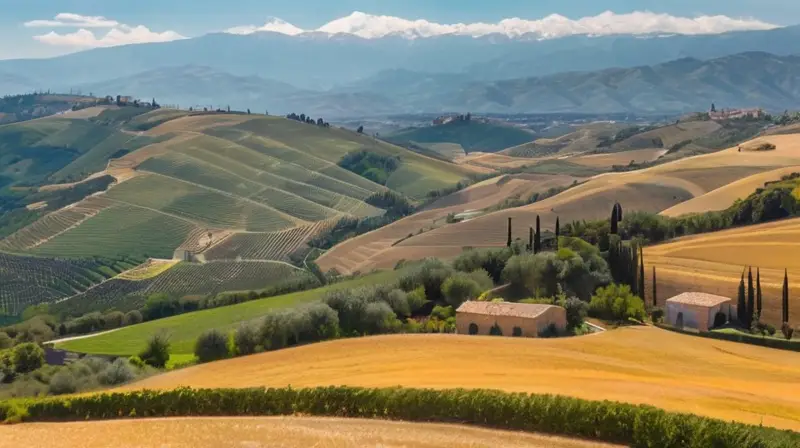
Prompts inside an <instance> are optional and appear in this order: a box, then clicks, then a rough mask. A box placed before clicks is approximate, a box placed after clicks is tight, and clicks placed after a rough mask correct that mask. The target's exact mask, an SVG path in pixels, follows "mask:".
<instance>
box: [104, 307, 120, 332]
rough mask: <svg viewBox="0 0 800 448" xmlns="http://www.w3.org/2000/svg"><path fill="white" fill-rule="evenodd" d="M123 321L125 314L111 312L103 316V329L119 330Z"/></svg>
mask: <svg viewBox="0 0 800 448" xmlns="http://www.w3.org/2000/svg"><path fill="white" fill-rule="evenodd" d="M123 320H125V314H123V313H122V312H121V311H111V312H110V313H106V314H105V315H104V316H103V328H104V329H106V330H112V329H114V328H119V327H121V326H122V322H123Z"/></svg>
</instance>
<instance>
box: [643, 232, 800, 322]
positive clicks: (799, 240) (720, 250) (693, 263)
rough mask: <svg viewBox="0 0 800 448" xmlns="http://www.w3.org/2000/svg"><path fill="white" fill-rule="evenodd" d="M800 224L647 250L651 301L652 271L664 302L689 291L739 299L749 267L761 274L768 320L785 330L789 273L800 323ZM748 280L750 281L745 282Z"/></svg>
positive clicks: (698, 237) (792, 310)
mask: <svg viewBox="0 0 800 448" xmlns="http://www.w3.org/2000/svg"><path fill="white" fill-rule="evenodd" d="M798 249H800V219H790V220H786V221H779V222H772V223H767V224H761V225H757V226H748V227H742V228H738V229H732V230H725V231H722V232H715V233H711V234H705V235H696V236H691V237H686V238H682V239H679V240H677V241H674V242H671V243H666V244H660V245H657V246H651V247H648V248H646V249H645V250H644V261H645V266H646V267H647V269H646V278H647V282H646V284H647V294H646V296H647V299H648V300H652V286H651V283H652V280H651V277H650V275H651V272H652V270H651V267H652V266H655V267H656V278H657V292H658V294H657V295H658V299H659V302H662V301H663V300H666V299H668V298H669V297H671V296H673V295H675V294H678V293H680V292H684V291H702V292H707V293H713V294H719V295H723V296H727V297H732V298H735V297H736V296H737V290H738V287H739V280H740V279H741V275H742V271H743V269H744V268H745V266H752V267H753V276H754V278H755V276H756V268H759V269H760V272H761V287H762V290H763V295H764V299H763V300H764V312H763V317H764V319H765V320H766V321H767V322H770V323H772V324H774V325H780V317H781V315H780V313H781V305H780V298H781V290H782V285H783V275H784V269H788V271H789V292H790V298H791V299H792V300H790V314H789V316H790V321H791V322H793V323H797V322H798V321H800V299H798V298H795V297H796V295H797V294H798V292H800V258H799V257H797V252H796V251H797V250H798ZM745 280H746V279H745Z"/></svg>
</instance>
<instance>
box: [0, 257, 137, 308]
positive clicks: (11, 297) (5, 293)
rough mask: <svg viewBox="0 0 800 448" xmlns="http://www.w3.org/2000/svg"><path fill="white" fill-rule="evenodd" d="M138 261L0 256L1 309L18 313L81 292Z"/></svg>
mask: <svg viewBox="0 0 800 448" xmlns="http://www.w3.org/2000/svg"><path fill="white" fill-rule="evenodd" d="M138 261H139V260H130V263H129V262H125V261H117V260H88V259H84V260H63V259H54V258H39V257H26V256H18V255H10V254H4V253H0V285H2V288H0V309H2V310H3V311H5V312H7V313H10V314H19V313H20V312H21V311H22V310H23V309H25V307H27V306H29V305H36V304H39V303H43V302H49V301H53V300H58V299H62V298H65V297H69V296H72V295H75V294H79V293H82V292H84V291H86V290H87V289H88V288H90V287H92V286H95V285H97V284H98V283H100V282H102V281H104V280H106V279H107V278H109V277H113V276H115V275H117V274H118V273H119V272H120V271H122V270H124V269H126V268H127V267H129V266H131V265H132V264H133V263H137V262H138Z"/></svg>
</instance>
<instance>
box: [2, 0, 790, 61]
mask: <svg viewBox="0 0 800 448" xmlns="http://www.w3.org/2000/svg"><path fill="white" fill-rule="evenodd" d="M608 10H610V11H613V12H615V13H619V14H623V13H629V12H633V11H652V12H657V13H667V14H670V15H675V16H682V17H696V16H699V15H726V16H729V17H733V18H755V19H758V20H760V21H763V22H767V23H771V24H777V25H791V24H797V23H800V1H798V0H493V1H487V0H296V1H286V0H283V1H274V0H227V1H221V0H135V1H133V0H0V11H1V12H2V13H0V39H2V40H1V41H2V42H3V45H2V46H0V59H7V58H17V57H44V56H51V55H56V54H63V53H66V52H70V51H76V49H77V48H74V47H69V46H65V45H54V44H53V43H52V41H51V43H47V42H46V40H45V41H43V40H41V39H40V40H35V39H34V36H41V35H44V34H47V33H51V32H52V33H58V34H65V33H73V32H76V31H77V30H78V29H79V28H81V27H68V26H64V25H62V26H49V27H48V26H46V24H41V25H39V26H35V27H31V26H25V25H24V24H25V23H26V22H30V21H34V20H39V21H42V20H53V19H54V18H55V17H56V15H57V14H60V13H72V14H77V15H81V16H102V17H105V18H106V19H108V20H109V21H113V22H116V23H119V24H120V26H123V27H129V28H131V27H137V26H143V27H146V29H147V30H149V31H152V32H153V33H167V32H170V33H171V34H164V35H162V37H160V38H163V39H165V40H168V39H171V38H173V37H174V36H184V37H194V36H198V35H202V34H205V33H208V32H214V31H223V30H226V29H229V28H232V27H236V26H243V25H262V24H264V22H265V21H266V20H267V18H268V17H270V16H274V17H279V18H282V19H284V20H286V21H287V22H290V23H292V24H294V25H296V26H298V27H300V28H303V29H315V28H317V27H320V26H321V25H323V24H325V23H327V22H329V21H331V20H334V19H337V18H340V17H343V16H347V15H349V14H350V13H351V12H353V11H363V12H366V13H369V14H376V15H390V16H396V17H401V18H405V19H426V20H429V21H432V22H438V23H458V22H464V23H471V22H489V23H494V22H497V21H499V20H501V19H504V18H509V17H520V18H523V19H531V20H534V19H539V18H542V17H545V16H547V15H550V14H554V13H556V14H561V15H564V16H567V17H569V18H571V19H579V18H581V17H586V16H594V15H597V14H599V13H602V12H604V11H608ZM110 29H111V27H96V28H88V29H87V30H88V31H90V32H92V33H94V34H95V35H104V34H106V33H107V32H108V31H109V30H110ZM125 29H128V28H125ZM140 31H142V30H141V29H140ZM156 38H159V37H156Z"/></svg>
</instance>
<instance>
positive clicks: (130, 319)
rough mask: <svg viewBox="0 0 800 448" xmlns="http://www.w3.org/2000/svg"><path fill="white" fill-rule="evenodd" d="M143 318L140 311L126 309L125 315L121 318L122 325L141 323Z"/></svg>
mask: <svg viewBox="0 0 800 448" xmlns="http://www.w3.org/2000/svg"><path fill="white" fill-rule="evenodd" d="M143 320H144V318H143V317H142V312H141V311H139V310H133V311H128V312H127V313H125V317H124V318H123V319H122V324H123V325H136V324H139V323H142V321H143Z"/></svg>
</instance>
